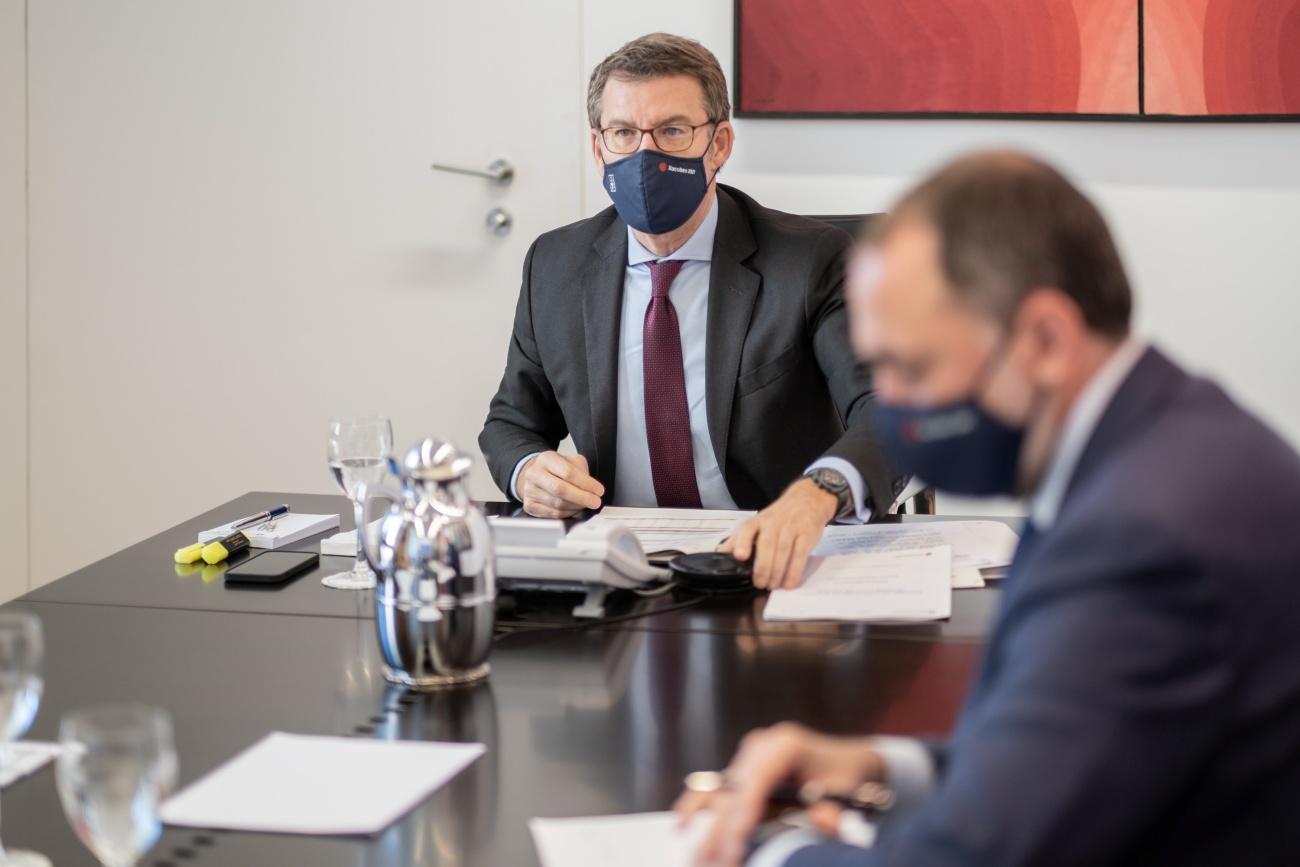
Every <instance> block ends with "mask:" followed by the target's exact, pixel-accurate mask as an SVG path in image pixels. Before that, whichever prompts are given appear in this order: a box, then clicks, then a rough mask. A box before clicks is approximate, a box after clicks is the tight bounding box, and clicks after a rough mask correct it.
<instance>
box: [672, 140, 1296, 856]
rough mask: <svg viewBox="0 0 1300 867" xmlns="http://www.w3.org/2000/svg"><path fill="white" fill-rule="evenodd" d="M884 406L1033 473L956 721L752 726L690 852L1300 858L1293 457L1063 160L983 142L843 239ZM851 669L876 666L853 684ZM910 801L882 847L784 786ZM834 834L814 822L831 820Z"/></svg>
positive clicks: (1003, 489) (915, 467)
mask: <svg viewBox="0 0 1300 867" xmlns="http://www.w3.org/2000/svg"><path fill="white" fill-rule="evenodd" d="M848 284H849V288H848V297H849V306H850V310H851V315H852V330H853V340H854V345H855V348H856V349H857V350H858V351H859V353H860V355H861V356H862V357H863V358H865V359H868V360H870V361H871V363H872V364H873V370H874V371H875V376H876V383H877V386H878V389H879V391H878V395H879V400H880V407H879V411H878V413H877V419H878V429H879V430H880V431H881V434H882V436H883V437H884V438H885V440H886V442H887V444H888V445H889V447H890V449H891V451H892V452H893V454H894V456H895V458H896V460H897V461H898V463H899V465H900V466H901V467H902V468H903V469H905V470H908V471H913V472H916V473H917V474H919V475H920V476H921V477H922V478H924V479H925V480H926V481H927V482H930V483H931V484H934V485H935V486H937V487H938V488H939V489H941V490H948V491H953V492H957V493H963V494H1011V493H1018V494H1029V495H1032V499H1031V501H1030V509H1029V513H1028V521H1027V525H1026V529H1025V532H1024V534H1023V536H1022V539H1021V543H1020V548H1019V550H1018V551H1017V552H1016V556H1015V562H1014V563H1013V565H1012V567H1011V570H1010V574H1009V575H1008V577H1007V578H1006V580H1005V582H1004V586H1003V596H1002V601H1001V611H1000V612H999V613H998V617H997V620H996V624H995V626H994V629H993V634H992V635H991V636H990V638H989V642H988V645H987V648H986V651H985V654H984V658H983V661H982V666H981V671H980V673H979V675H978V677H977V679H976V681H975V683H974V686H973V688H972V690H971V692H970V694H969V695H968V696H967V699H966V702H965V705H964V707H963V709H962V712H961V716H960V719H959V720H958V722H957V727H956V731H955V733H954V734H953V737H952V738H951V739H950V740H948V741H946V742H937V741H935V742H925V741H917V740H911V739H906V738H897V737H894V738H889V737H876V738H857V739H847V738H831V737H825V736H821V735H817V734H814V733H812V732H810V731H808V730H806V729H803V728H801V727H799V726H796V725H790V724H786V725H782V726H776V727H774V728H771V729H767V730H763V731H759V732H754V733H752V734H750V735H749V736H748V737H747V738H746V739H745V741H744V742H743V743H742V744H741V748H740V751H739V753H738V754H737V756H736V757H735V759H734V760H733V762H732V764H731V766H730V767H729V768H728V769H727V774H726V777H727V779H728V781H729V782H730V786H729V787H727V791H726V792H724V793H722V794H707V793H694V792H689V793H687V794H686V795H684V796H683V797H682V799H681V801H680V802H679V805H678V808H679V809H680V810H681V812H682V813H683V814H688V815H689V814H694V813H695V812H696V811H698V810H700V809H702V808H704V807H709V808H711V809H712V811H713V815H714V817H715V818H716V821H715V823H714V825H713V827H712V832H711V836H710V837H709V839H708V841H707V842H706V843H705V845H704V849H703V851H701V853H700V858H699V860H700V863H705V864H726V865H735V864H738V863H740V862H741V861H742V860H743V861H745V863H746V864H747V865H748V867H777V865H783V867H875V865H907V867H918V865H924V867H959V865H961V867H966V865H969V867H976V865H979V867H983V865H999V867H1016V865H1039V864H1052V865H1076V864H1077V865H1093V864H1096V865H1110V864H1179V865H1182V864H1216V865H1218V864H1233V865H1274V864H1291V863H1295V860H1296V853H1297V852H1300V824H1297V822H1296V821H1295V811H1296V804H1298V803H1300V738H1298V737H1297V734H1296V733H1297V732H1300V631H1298V630H1297V626H1296V624H1297V612H1300V580H1297V579H1298V578H1300V534H1297V533H1296V532H1295V530H1294V525H1295V520H1296V516H1297V515H1300V460H1298V459H1297V456H1296V453H1295V451H1294V450H1293V449H1292V448H1291V447H1290V446H1289V445H1287V444H1286V443H1284V442H1283V441H1282V440H1281V439H1279V438H1278V437H1277V436H1276V435H1275V434H1274V433H1273V432H1272V431H1270V430H1268V429H1267V428H1266V427H1265V426H1264V425H1263V424H1261V423H1260V422H1259V421H1258V420H1257V419H1255V418H1253V417H1252V416H1251V415H1250V414H1248V413H1247V412H1245V411H1244V410H1242V409H1241V408H1240V407H1238V406H1237V405H1236V404H1234V403H1233V402H1232V400H1231V399H1229V398H1228V397H1227V395H1225V394H1224V393H1223V391H1222V390H1221V389H1219V388H1218V387H1217V386H1215V385H1213V384H1212V383H1210V382H1208V381H1206V380H1204V379H1199V378H1196V377H1193V376H1191V375H1189V374H1187V373H1186V372H1184V371H1183V370H1182V369H1181V368H1179V367H1178V366H1177V365H1176V364H1175V363H1174V362H1172V361H1171V360H1170V359H1169V358H1167V357H1166V356H1165V355H1163V354H1162V353H1161V352H1159V351H1158V350H1156V349H1154V348H1152V347H1149V346H1146V345H1144V344H1143V343H1142V342H1141V341H1139V340H1137V339H1135V338H1134V337H1133V336H1132V335H1131V334H1130V333H1129V317H1130V310H1131V306H1132V300H1131V296H1130V292H1129V285H1128V280H1127V278H1126V276H1125V273H1124V268H1123V266H1122V264H1121V262H1120V259H1119V255H1118V253H1117V252H1116V249H1115V246H1114V244H1113V243H1112V241H1111V238H1110V234H1109V232H1108V230H1107V229H1106V226H1105V223H1104V222H1103V221H1102V218H1101V215H1100V214H1099V213H1098V212H1097V210H1096V208H1094V207H1093V205H1092V203H1090V202H1089V201H1088V200H1087V199H1086V198H1084V196H1083V195H1082V194H1080V193H1079V191H1078V190H1076V189H1075V188H1074V187H1073V186H1071V185H1070V183H1069V182H1068V181H1067V180H1066V179H1065V178H1063V177H1062V176H1061V175H1059V174H1058V173H1057V172H1055V171H1054V170H1052V169H1051V168H1049V167H1048V166H1046V165H1044V164H1042V163H1040V162H1037V161H1036V160H1033V159H1031V158H1028V157H1024V156H1021V155H1017V154H1008V153H992V154H982V155H976V156H974V157H969V158H966V159H964V160H960V161H958V162H956V163H954V164H953V165H951V166H948V167H947V168H945V169H943V170H942V171H940V172H939V173H938V174H937V175H935V176H934V177H932V178H931V179H929V180H928V181H926V182H924V183H922V184H921V185H920V186H919V187H917V188H916V189H915V190H913V191H912V192H911V193H909V194H908V195H906V196H905V197H904V198H903V200H902V202H901V203H900V204H899V205H898V206H897V207H896V208H895V210H894V212H893V213H892V214H891V215H890V217H889V218H888V220H887V221H885V223H884V225H883V227H882V228H881V229H880V230H879V233H878V234H877V235H876V236H875V237H874V238H872V239H871V240H870V242H869V243H868V244H867V246H865V247H864V249H863V251H862V252H860V253H859V254H858V256H857V258H856V259H855V262H854V264H853V265H851V266H850V275H849V278H848ZM845 688H846V689H847V688H870V687H869V686H864V685H852V684H846V685H845ZM866 781H872V782H881V781H883V782H885V783H887V784H888V785H889V786H890V787H891V788H892V789H893V793H894V795H895V800H896V806H895V807H894V808H893V810H892V812H891V813H888V814H886V818H885V819H884V821H883V822H882V823H881V825H880V828H879V834H878V837H877V840H876V843H875V846H874V847H873V848H871V849H862V848H857V847H855V846H849V845H845V844H844V843H843V842H841V841H838V840H836V839H834V838H835V836H836V833H837V831H838V829H839V827H841V826H840V822H839V820H840V814H839V811H838V809H837V808H835V807H833V806H832V805H831V804H830V803H829V802H825V803H822V804H819V805H818V806H817V807H816V808H815V809H814V811H813V821H814V824H815V825H816V826H817V827H818V828H820V829H821V833H810V832H802V831H791V832H787V833H784V834H780V835H777V836H776V837H774V838H773V839H771V840H770V841H769V842H767V843H765V844H763V845H761V846H760V847H759V848H758V849H757V851H755V852H754V853H753V854H752V856H749V857H747V849H748V846H749V842H748V838H749V835H750V833H751V831H752V830H753V829H754V828H755V826H756V825H757V823H758V822H759V821H760V820H761V818H762V817H763V815H764V813H765V811H766V807H767V803H768V797H769V794H770V793H771V792H772V790H773V789H774V788H776V787H778V786H780V787H788V786H790V785H792V784H793V785H795V786H800V785H802V784H805V783H812V784H814V787H815V788H818V789H820V790H821V791H825V792H828V793H831V794H840V793H846V794H847V793H852V792H854V791H856V790H857V789H858V787H859V786H860V785H861V784H862V783H863V782H866ZM823 835H824V836H823Z"/></svg>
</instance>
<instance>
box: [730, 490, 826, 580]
mask: <svg viewBox="0 0 1300 867" xmlns="http://www.w3.org/2000/svg"><path fill="white" fill-rule="evenodd" d="M838 505H839V504H838V503H837V502H836V500H835V495H834V494H831V493H830V492H828V491H823V490H822V489H821V488H819V487H817V485H816V484H814V483H813V481H812V480H811V479H800V480H799V481H797V482H795V483H794V484H793V485H791V486H790V487H788V488H786V489H785V493H784V494H782V495H781V496H780V497H779V498H778V499H777V501H776V502H774V503H773V504H772V505H770V506H768V507H767V508H766V509H764V510H763V511H761V512H759V513H758V514H757V515H755V516H754V517H752V518H750V519H749V520H748V521H746V522H745V523H743V524H741V525H740V526H739V527H737V528H736V532H734V533H732V534H731V538H730V539H728V540H727V541H725V542H723V543H722V547H721V548H719V550H720V551H726V552H727V553H729V554H731V555H732V556H733V557H735V558H736V559H737V560H742V561H743V560H748V559H749V558H750V556H751V555H753V557H754V586H755V587H762V588H766V589H771V590H775V589H777V588H779V587H798V586H799V584H800V583H801V582H802V581H803V570H804V567H805V566H807V565H808V554H809V553H810V552H811V551H812V549H813V548H815V547H817V543H818V542H820V541H821V538H822V531H823V530H825V529H826V525H827V524H829V523H830V521H831V519H832V518H834V517H835V512H836V510H837V508H838Z"/></svg>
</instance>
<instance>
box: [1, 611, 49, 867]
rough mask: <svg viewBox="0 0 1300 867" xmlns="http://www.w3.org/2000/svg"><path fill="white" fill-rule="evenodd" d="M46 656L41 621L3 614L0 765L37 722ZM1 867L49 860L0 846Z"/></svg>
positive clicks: (37, 865) (36, 866) (44, 866)
mask: <svg viewBox="0 0 1300 867" xmlns="http://www.w3.org/2000/svg"><path fill="white" fill-rule="evenodd" d="M43 655H44V645H43V643H42V641H41V621H40V620H38V619H37V618H36V616H35V615H32V614H23V613H18V612H8V611H6V612H0V763H2V762H3V761H4V759H5V756H6V750H7V748H8V745H9V742H10V741H12V740H17V739H18V738H20V737H22V736H23V735H24V734H26V733H27V729H29V728H31V725H32V721H33V720H34V719H36V709H37V708H38V707H40V704H41V690H42V687H43V685H44V681H43V680H42V679H41V662H42V657H43ZM0 867H50V859H48V858H46V857H45V856H44V855H40V854H38V853H36V852H20V851H18V850H9V851H7V852H6V851H5V848H4V845H3V844H0Z"/></svg>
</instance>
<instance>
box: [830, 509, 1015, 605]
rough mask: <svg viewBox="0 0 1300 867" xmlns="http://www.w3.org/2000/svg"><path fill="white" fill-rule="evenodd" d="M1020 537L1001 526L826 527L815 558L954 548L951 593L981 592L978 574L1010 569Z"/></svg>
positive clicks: (974, 523) (989, 523) (981, 523)
mask: <svg viewBox="0 0 1300 867" xmlns="http://www.w3.org/2000/svg"><path fill="white" fill-rule="evenodd" d="M1018 544H1020V537H1019V536H1017V535H1016V534H1015V533H1014V532H1013V531H1012V530H1011V528H1010V527H1008V526H1007V525H1006V524H1004V523H1002V522H1001V521H930V522H926V523H923V524H922V523H916V524H861V525H853V526H835V527H827V528H826V533H825V535H823V536H822V541H821V544H819V545H818V546H817V547H816V548H815V549H813V553H812V556H814V557H831V556H835V555H838V554H863V553H868V552H872V551H906V550H912V549H916V548H933V547H935V546H937V545H947V546H949V547H950V548H952V586H953V589H955V590H964V589H968V588H975V587H983V586H984V578H983V577H982V575H981V573H982V572H984V571H986V570H998V569H1003V568H1005V567H1006V566H1009V565H1010V564H1011V558H1012V557H1013V556H1015V553H1016V545H1018Z"/></svg>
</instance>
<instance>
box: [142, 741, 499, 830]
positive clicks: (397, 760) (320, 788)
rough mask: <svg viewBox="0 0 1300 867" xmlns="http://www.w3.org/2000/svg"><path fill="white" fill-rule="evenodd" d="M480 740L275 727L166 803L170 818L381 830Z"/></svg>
mask: <svg viewBox="0 0 1300 867" xmlns="http://www.w3.org/2000/svg"><path fill="white" fill-rule="evenodd" d="M485 751H486V748H485V747H484V746H483V745H482V744H448V743H431V742H423V741H374V740H363V739H360V738H338V737H318V736H309V735H292V734H285V733H284V732H272V733H271V734H269V735H267V736H266V737H264V738H262V740H260V741H258V742H257V743H255V744H253V746H251V747H249V748H248V749H246V750H244V751H243V752H242V753H240V754H239V755H237V756H235V757H234V758H233V759H231V760H230V761H228V762H226V763H225V764H224V765H222V766H221V767H219V768H217V769H216V770H215V771H213V772H212V773H210V774H208V775H207V776H205V777H203V778H202V779H200V780H199V781H198V782H196V783H194V784H193V785H191V786H189V787H188V788H186V789H184V790H183V791H182V792H181V793H180V794H178V795H176V797H174V798H172V799H171V800H169V801H168V802H167V803H166V804H164V805H163V808H162V811H161V815H162V820H163V821H164V822H166V823H167V824H168V825H184V826H187V827H191V828H217V829H222V830H229V831H267V832H272V833H276V832H278V833H284V834H367V835H369V834H378V833H379V832H380V831H383V830H384V829H385V828H387V827H388V826H389V825H391V824H393V823H394V822H396V821H397V820H398V819H400V818H401V817H402V816H403V815H405V814H406V813H408V812H409V811H410V810H411V808H412V807H414V806H415V805H416V804H418V803H420V802H421V801H423V800H424V799H425V798H427V797H428V796H429V795H430V794H432V793H433V792H434V791H436V790H437V789H439V788H441V787H442V786H443V785H445V784H446V783H447V782H448V781H449V780H451V779H452V778H453V777H455V776H456V775H457V774H459V773H460V772H461V771H463V770H464V769H465V768H466V767H468V766H469V765H470V764H471V763H472V762H473V761H474V760H476V759H477V758H478V757H479V756H481V755H483V753H484V752H485Z"/></svg>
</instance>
